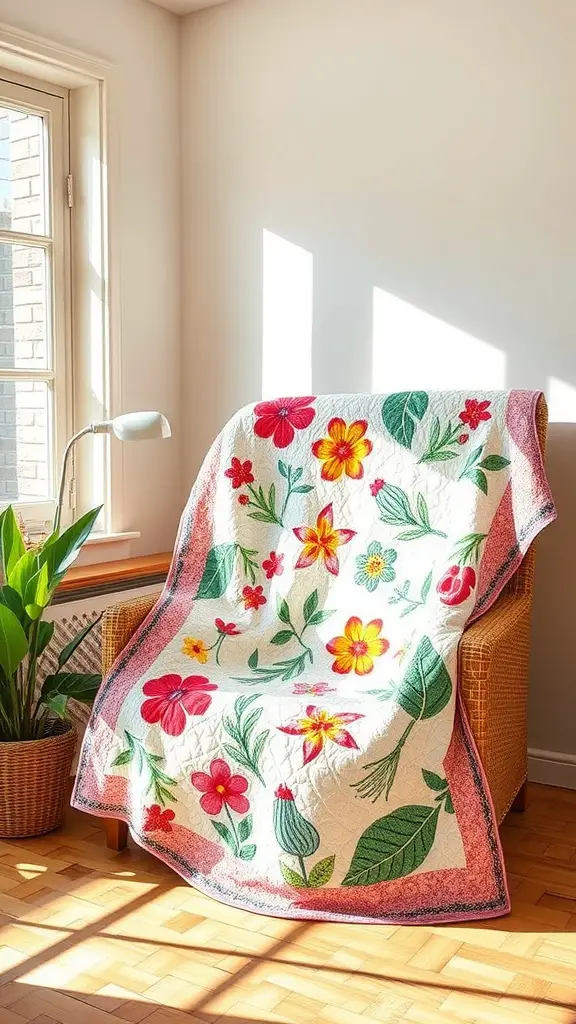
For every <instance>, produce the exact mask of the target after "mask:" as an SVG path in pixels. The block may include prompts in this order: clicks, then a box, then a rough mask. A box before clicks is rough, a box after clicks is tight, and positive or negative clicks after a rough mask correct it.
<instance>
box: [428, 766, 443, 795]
mask: <svg viewBox="0 0 576 1024" xmlns="http://www.w3.org/2000/svg"><path fill="white" fill-rule="evenodd" d="M422 777H423V779H424V782H425V783H426V785H427V786H428V789H433V790H434V792H435V793H443V792H444V790H445V789H447V788H448V783H447V782H446V779H443V778H441V777H440V775H437V774H436V772H429V771H428V770H427V768H423V769H422Z"/></svg>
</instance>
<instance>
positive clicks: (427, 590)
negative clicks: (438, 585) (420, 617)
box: [420, 572, 432, 603]
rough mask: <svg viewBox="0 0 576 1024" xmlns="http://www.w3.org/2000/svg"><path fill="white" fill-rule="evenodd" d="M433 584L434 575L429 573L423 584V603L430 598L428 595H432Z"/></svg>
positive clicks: (421, 593)
mask: <svg viewBox="0 0 576 1024" xmlns="http://www.w3.org/2000/svg"><path fill="white" fill-rule="evenodd" d="M431 583H432V573H431V572H429V573H428V575H427V577H426V579H425V580H424V583H423V584H422V588H421V590H420V599H421V601H422V602H423V603H424V601H425V600H426V598H427V597H428V594H429V593H430V585H431Z"/></svg>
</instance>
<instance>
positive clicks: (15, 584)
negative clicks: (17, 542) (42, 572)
mask: <svg viewBox="0 0 576 1024" xmlns="http://www.w3.org/2000/svg"><path fill="white" fill-rule="evenodd" d="M37 572H38V556H37V555H35V554H34V552H33V551H25V552H24V554H23V555H22V557H21V558H19V559H18V561H17V562H16V564H15V565H14V566H13V567H12V569H11V571H10V574H9V576H8V580H7V582H8V585H9V586H10V587H12V589H13V590H15V591H16V593H17V594H19V595H20V597H21V598H22V604H24V605H25V603H26V600H25V599H26V590H27V587H28V584H29V583H30V580H31V579H32V578H33V576H35V575H36V573H37Z"/></svg>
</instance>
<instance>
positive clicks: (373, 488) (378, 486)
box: [370, 478, 384, 498]
mask: <svg viewBox="0 0 576 1024" xmlns="http://www.w3.org/2000/svg"><path fill="white" fill-rule="evenodd" d="M383 487H384V480H381V479H380V478H378V480H374V482H373V483H371V484H370V494H371V495H372V497H373V498H375V497H376V495H377V494H378V491H381V490H382V488H383Z"/></svg>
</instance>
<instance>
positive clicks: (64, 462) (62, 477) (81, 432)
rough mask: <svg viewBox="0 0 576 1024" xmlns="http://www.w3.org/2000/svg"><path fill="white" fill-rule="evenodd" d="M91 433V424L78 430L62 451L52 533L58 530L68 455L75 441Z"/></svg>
mask: <svg viewBox="0 0 576 1024" xmlns="http://www.w3.org/2000/svg"><path fill="white" fill-rule="evenodd" d="M92 433H94V424H91V425H90V426H89V427H84V428H83V429H82V430H79V431H78V433H77V434H74V437H71V438H70V440H69V441H68V444H67V445H66V448H65V449H64V455H63V457H62V469H61V471H60V487H59V490H58V504H57V506H56V512H55V513H54V524H53V527H52V529H53V530H54V531H56V530H59V529H60V520H61V518H62V509H63V507H64V494H65V491H66V472H67V469H68V459H69V458H70V453H71V451H72V449H73V447H74V445H75V444H76V441H79V440H80V438H81V437H84V435H85V434H92Z"/></svg>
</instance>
